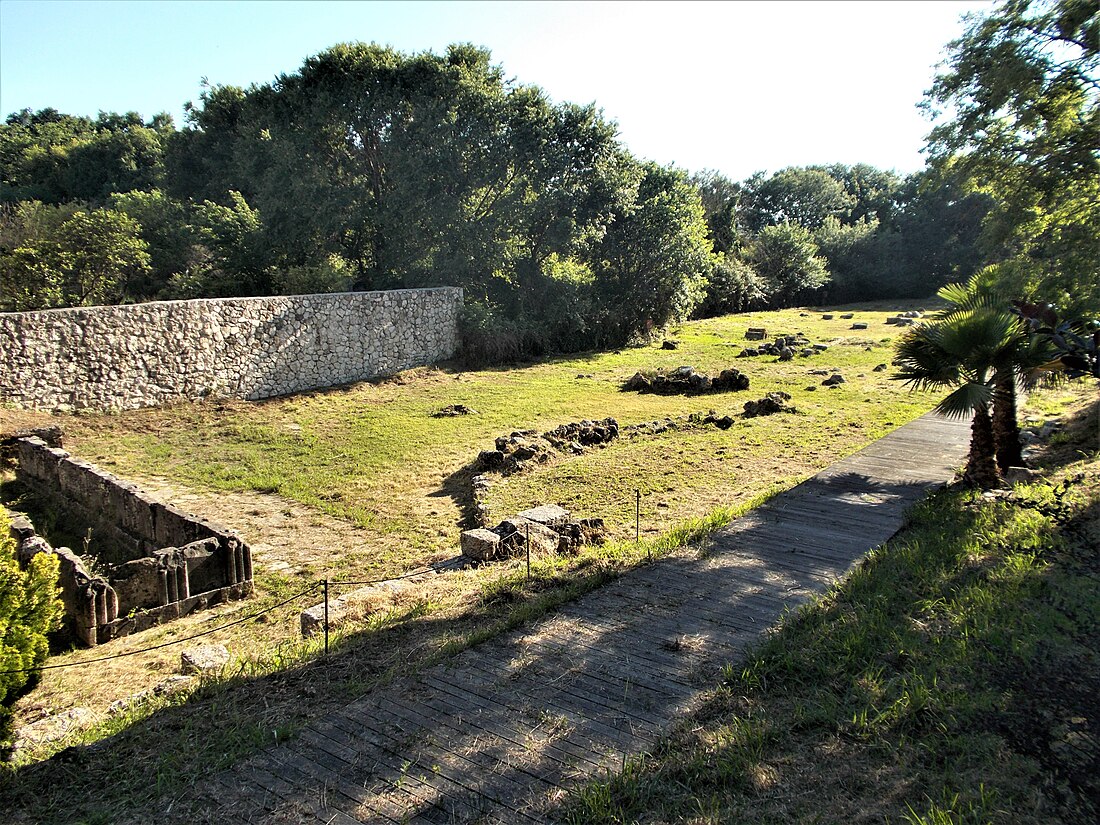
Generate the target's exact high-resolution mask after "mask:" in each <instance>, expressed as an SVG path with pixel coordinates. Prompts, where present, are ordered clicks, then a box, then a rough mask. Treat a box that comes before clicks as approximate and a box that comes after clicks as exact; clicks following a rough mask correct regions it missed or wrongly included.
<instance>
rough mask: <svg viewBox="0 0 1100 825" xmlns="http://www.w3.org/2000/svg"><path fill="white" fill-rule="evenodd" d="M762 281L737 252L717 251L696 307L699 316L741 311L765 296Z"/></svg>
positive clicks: (764, 298)
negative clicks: (725, 253)
mask: <svg viewBox="0 0 1100 825" xmlns="http://www.w3.org/2000/svg"><path fill="white" fill-rule="evenodd" d="M767 297H768V295H767V291H766V287H765V284H764V282H763V280H761V278H760V276H759V275H757V274H756V270H755V269H753V268H752V266H751V265H750V264H749V263H747V262H746V261H744V260H742V259H741V258H739V257H737V256H736V255H732V254H731V255H723V254H719V255H718V256H717V258H716V260H715V263H714V268H713V269H712V270H711V273H710V277H709V278H708V279H707V289H706V293H705V294H704V295H703V301H702V303H701V304H700V305H699V306H698V308H697V309H696V315H697V316H698V317H700V318H713V317H715V316H717V315H726V314H728V313H731V312H744V311H745V310H746V309H748V308H749V307H750V306H754V305H757V304H761V303H763V302H764V301H765V300H766V299H767Z"/></svg>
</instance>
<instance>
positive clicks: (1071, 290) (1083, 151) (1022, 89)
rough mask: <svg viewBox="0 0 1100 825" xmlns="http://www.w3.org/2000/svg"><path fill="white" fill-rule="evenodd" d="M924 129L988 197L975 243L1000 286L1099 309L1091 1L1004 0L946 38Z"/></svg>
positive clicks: (1098, 121) (1099, 48) (937, 150)
mask: <svg viewBox="0 0 1100 825" xmlns="http://www.w3.org/2000/svg"><path fill="white" fill-rule="evenodd" d="M926 103H927V105H928V107H929V108H930V109H933V110H935V107H938V106H950V107H952V109H953V112H954V115H953V117H951V118H950V119H948V120H946V121H944V122H942V123H940V124H938V125H937V126H936V128H935V129H934V130H933V132H932V134H931V137H930V150H931V154H932V159H933V162H934V163H938V164H942V163H952V164H955V165H956V166H957V167H958V169H959V173H960V174H961V175H962V176H963V177H964V178H965V180H966V181H967V183H968V185H969V187H970V188H971V189H973V190H975V191H980V192H984V193H986V194H988V195H989V196H990V197H991V198H992V199H993V202H994V204H995V208H994V210H993V211H992V213H991V214H990V217H989V219H988V220H987V221H986V222H985V238H984V240H985V252H986V255H987V258H989V259H990V260H991V261H993V262H996V263H997V264H998V269H997V273H998V275H999V276H1000V277H1001V279H1002V281H1003V282H1004V284H1005V286H1006V288H1008V289H1011V290H1014V291H1017V292H1020V293H1024V295H1025V296H1026V297H1028V298H1030V299H1033V300H1043V301H1052V302H1055V303H1058V304H1061V305H1063V306H1064V307H1066V308H1068V309H1070V310H1076V311H1085V312H1092V313H1096V312H1100V244H1097V242H1096V239H1097V238H1098V237H1100V11H1098V10H1097V6H1096V3H1095V2H1092V0H1003V2H1001V3H1000V4H999V6H998V7H997V8H996V9H995V10H994V11H992V12H991V13H989V14H986V15H983V16H980V17H975V18H973V19H972V20H971V21H970V25H969V27H968V28H967V30H966V32H965V33H964V34H963V36H962V37H961V38H959V39H958V40H957V41H955V42H953V43H951V44H950V46H949V59H948V62H947V67H946V69H945V71H944V72H942V73H941V74H940V75H939V76H938V77H937V78H936V81H935V83H934V85H933V86H932V89H931V90H930V91H929V93H928V98H927V101H926Z"/></svg>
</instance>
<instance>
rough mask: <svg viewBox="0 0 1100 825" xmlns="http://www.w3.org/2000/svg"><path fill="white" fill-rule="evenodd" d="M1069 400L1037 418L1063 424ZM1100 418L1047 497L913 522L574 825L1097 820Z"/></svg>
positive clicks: (950, 497)
mask: <svg viewBox="0 0 1100 825" xmlns="http://www.w3.org/2000/svg"><path fill="white" fill-rule="evenodd" d="M1068 395H1069V396H1070V397H1072V396H1073V395H1074V394H1073V393H1070V394H1068ZM1080 397H1081V396H1080V393H1077V394H1076V399H1077V402H1078V404H1080ZM1057 398H1061V399H1062V401H1065V400H1066V398H1067V394H1066V393H1064V392H1063V393H1055V394H1047V395H1046V396H1045V397H1043V396H1042V395H1041V396H1040V397H1038V398H1037V399H1036V401H1037V406H1036V407H1035V409H1038V410H1042V409H1045V408H1047V407H1050V406H1051V405H1053V406H1056V407H1058V408H1059V409H1061V410H1063V411H1064V410H1065V408H1066V404H1065V403H1059V401H1058V400H1052V399H1057ZM1044 405H1045V406H1044ZM1096 417H1097V410H1096V403H1095V402H1093V403H1092V405H1091V406H1089V407H1086V408H1085V410H1084V412H1082V413H1081V414H1080V415H1079V416H1078V417H1077V419H1076V420H1075V422H1074V424H1073V426H1072V427H1071V428H1069V429H1068V430H1066V431H1065V432H1064V435H1063V438H1062V439H1060V440H1059V442H1058V443H1057V444H1056V445H1055V446H1054V447H1052V448H1051V449H1050V450H1049V451H1048V464H1047V471H1048V475H1047V478H1045V479H1044V480H1042V481H1039V482H1037V483H1035V484H1032V485H1028V486H1019V487H1017V488H1016V489H1015V490H1014V492H1013V493H1012V494H1011V495H1009V496H1008V497H990V496H982V495H979V494H975V493H972V492H967V491H964V490H959V489H953V490H950V491H946V492H943V493H940V494H938V495H936V496H935V497H934V498H931V499H929V500H928V501H926V502H924V503H923V504H921V505H919V506H918V507H916V508H915V509H914V511H913V513H912V515H911V524H910V526H909V528H908V529H907V530H906V531H905V532H904V533H902V534H900V535H899V536H898V537H896V538H895V539H894V540H892V541H891V542H890V543H889V544H887V545H886V546H884V547H883V548H881V549H880V550H879V551H877V552H875V553H873V554H872V555H871V556H870V557H869V559H868V560H867V561H866V562H865V563H864V564H862V565H861V566H860V567H859V568H858V569H857V570H856V571H855V572H854V573H853V574H852V575H851V576H850V577H849V578H848V579H847V580H846V581H845V582H843V584H841V585H840V586H839V587H837V588H835V589H834V590H833V591H832V592H831V593H830V594H828V595H827V596H826V597H823V598H821V599H820V600H818V601H816V602H815V603H813V604H811V605H808V606H806V607H805V608H803V609H801V610H799V611H797V612H796V613H795V614H793V615H791V616H790V617H789V618H788V619H787V620H786V621H785V622H784V623H783V625H782V626H781V627H780V628H779V629H778V630H777V631H776V632H774V633H772V634H771V635H770V636H769V637H768V638H767V639H766V640H765V641H763V642H762V643H761V644H760V645H759V646H758V647H756V648H755V649H754V650H753V651H752V652H751V653H750V655H749V656H748V659H747V661H746V662H745V663H744V664H740V665H736V666H733V665H731V666H730V667H729V668H727V671H726V674H725V678H724V680H723V682H722V684H721V685H719V686H716V687H715V688H714V690H713V691H712V693H711V695H710V697H709V701H708V702H707V703H706V705H705V706H704V708H703V709H702V710H701V711H699V712H698V713H697V714H695V715H693V716H692V717H691V718H690V719H687V720H684V721H683V722H682V724H679V725H678V726H677V728H676V731H675V733H674V734H673V735H672V736H671V737H670V738H669V739H668V740H667V741H666V742H664V743H663V744H662V745H661V747H659V748H658V749H657V750H656V752H655V753H654V754H652V755H645V756H643V757H640V758H637V759H635V760H633V761H631V762H629V763H628V764H627V765H626V766H625V768H624V770H622V771H621V772H620V773H618V774H616V775H609V776H605V777H603V778H600V779H598V780H596V781H593V782H590V783H588V784H586V785H584V786H582V787H581V788H580V789H579V790H577V792H576V793H575V794H574V795H573V796H572V798H571V799H570V800H569V802H568V804H567V805H566V806H565V808H564V809H563V811H561V816H562V817H563V818H564V819H565V820H566V821H568V822H573V823H632V822H672V821H690V822H697V823H712V822H713V823H718V822H722V823H779V822H806V823H809V822H896V823H912V824H913V825H916V824H917V823H927V825H934V824H939V823H942V824H943V825H948V823H975V824H977V823H990V822H992V823H1000V822H1004V823H1025V822H1028V823H1031V822H1033V823H1040V822H1042V823H1057V822H1066V823H1077V822H1080V823H1084V822H1095V821H1096V818H1097V816H1098V814H1100V808H1098V804H1100V780H1098V776H1100V773H1098V770H1097V769H1098V768H1100V715H1098V713H1097V707H1098V706H1097V704H1096V696H1097V695H1100V693H1098V691H1100V667H1098V666H1100V559H1098V558H1097V555H1096V548H1097V546H1100V433H1098V432H1097V431H1096V428H1095V421H1096Z"/></svg>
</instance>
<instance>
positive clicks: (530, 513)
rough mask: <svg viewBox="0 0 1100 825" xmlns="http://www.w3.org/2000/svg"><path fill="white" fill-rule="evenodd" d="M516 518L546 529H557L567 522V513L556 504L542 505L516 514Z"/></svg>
mask: <svg viewBox="0 0 1100 825" xmlns="http://www.w3.org/2000/svg"><path fill="white" fill-rule="evenodd" d="M516 515H517V517H518V518H521V519H524V520H526V521H533V522H536V523H537V524H542V525H544V526H546V527H558V526H560V525H562V524H565V522H567V521H569V511H568V510H566V509H565V508H564V507H559V506H558V505H557V504H543V505H541V506H539V507H532V508H531V509H530V510H524V511H523V512H522V513H517V514H516Z"/></svg>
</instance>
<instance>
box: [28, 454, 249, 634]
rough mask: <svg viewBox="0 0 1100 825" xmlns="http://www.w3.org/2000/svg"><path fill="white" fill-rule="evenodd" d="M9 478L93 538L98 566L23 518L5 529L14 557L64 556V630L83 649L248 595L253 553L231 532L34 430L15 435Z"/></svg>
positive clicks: (60, 558) (62, 585) (61, 578)
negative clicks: (41, 533) (12, 542)
mask: <svg viewBox="0 0 1100 825" xmlns="http://www.w3.org/2000/svg"><path fill="white" fill-rule="evenodd" d="M8 450H9V452H11V453H12V454H13V455H14V459H15V461H16V479H17V480H18V481H19V482H20V483H22V484H23V485H24V486H25V487H27V489H29V490H30V491H31V492H32V493H33V494H34V495H35V496H36V497H37V498H38V499H40V500H41V501H43V502H44V503H46V504H47V505H48V506H50V507H52V508H53V509H54V510H56V511H57V512H59V513H60V514H61V515H62V516H63V518H64V519H65V520H66V521H68V522H69V523H72V524H81V525H86V526H87V527H89V528H90V530H91V535H92V536H93V537H94V539H95V545H96V547H97V550H99V552H98V554H97V559H96V564H94V565H93V568H92V569H91V570H90V569H89V567H88V564H86V563H85V561H84V560H83V559H82V558H81V557H80V556H79V555H77V554H76V553H74V552H73V551H72V550H71V549H69V548H66V547H58V548H54V547H51V546H50V544H49V543H48V542H47V541H46V540H45V539H44V538H42V537H41V536H38V535H36V533H35V529H34V526H33V525H32V524H31V523H30V521H29V520H27V519H26V518H16V519H15V520H14V521H13V524H12V535H13V537H14V538H15V540H16V543H17V548H18V556H19V559H20V562H21V563H23V564H25V563H26V562H27V561H28V560H29V559H30V558H31V557H32V556H34V555H35V554H36V553H53V554H55V555H56V556H57V557H58V559H59V561H60V563H61V573H60V578H59V584H60V586H61V598H62V602H63V603H64V605H65V628H64V631H65V635H66V636H67V637H69V638H71V639H74V640H76V641H79V642H81V643H83V644H85V645H88V646H94V645H97V644H101V643H103V642H106V641H109V640H110V639H114V638H117V637H120V636H126V635H128V634H130V633H135V632H137V631H140V630H145V629H147V628H149V627H152V626H154V625H157V624H161V623H163V622H167V621H171V620H173V619H177V618H179V617H181V616H185V615H187V614H189V613H192V612H194V611H195V610H201V609H204V608H206V607H208V606H210V605H214V604H219V603H221V602H224V601H228V600H231V599H242V598H244V597H246V596H248V595H249V594H250V593H252V590H253V581H252V553H251V551H250V549H249V547H248V545H247V544H245V542H244V541H243V540H242V539H241V538H240V536H238V535H237V534H236V533H233V532H231V531H229V530H226V529H224V528H222V527H219V526H217V525H214V524H210V523H209V522H206V521H203V520H202V519H199V518H196V517H194V516H191V515H189V514H187V513H184V512H182V511H180V510H178V509H176V508H174V507H172V506H171V505H168V504H164V503H162V502H159V501H156V500H154V499H152V498H150V497H149V496H148V495H146V494H145V493H143V492H142V491H141V490H139V489H138V488H137V487H135V486H134V485H132V484H128V483H127V482H125V481H122V480H121V479H118V478H116V477H115V476H113V475H111V474H110V473H107V472H104V471H103V470H100V469H99V468H97V467H95V466H93V465H91V464H88V463H86V462H83V461H80V460H79V459H76V458H73V457H72V456H70V455H69V453H68V452H66V451H65V450H63V449H61V448H60V447H59V446H50V445H49V444H47V443H46V442H45V441H43V440H42V439H41V438H38V437H33V436H32V437H21V438H16V439H13V440H12V442H11V443H10V444H9V445H8Z"/></svg>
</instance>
